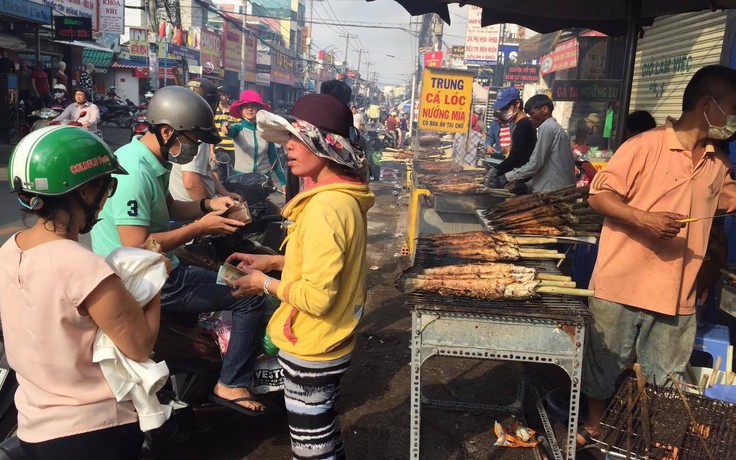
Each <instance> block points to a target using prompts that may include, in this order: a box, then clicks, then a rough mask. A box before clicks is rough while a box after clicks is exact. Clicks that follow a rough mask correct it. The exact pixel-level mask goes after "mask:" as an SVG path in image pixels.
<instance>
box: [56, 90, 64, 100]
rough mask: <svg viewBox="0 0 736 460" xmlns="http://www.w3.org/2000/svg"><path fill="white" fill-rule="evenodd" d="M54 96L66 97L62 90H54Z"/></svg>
mask: <svg viewBox="0 0 736 460" xmlns="http://www.w3.org/2000/svg"><path fill="white" fill-rule="evenodd" d="M54 97H56V98H58V99H61V98H62V97H64V93H62V92H56V91H55V92H54Z"/></svg>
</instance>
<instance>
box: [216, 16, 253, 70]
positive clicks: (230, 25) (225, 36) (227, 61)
mask: <svg viewBox="0 0 736 460" xmlns="http://www.w3.org/2000/svg"><path fill="white" fill-rule="evenodd" d="M242 27H243V21H242V20H241V19H240V18H235V17H233V16H231V15H225V20H224V21H222V67H223V68H224V69H225V70H232V71H235V72H240V59H241V52H242V49H241V42H242V40H241V37H242V36H243V33H242V32H241V31H240V29H241V28H242ZM253 58H254V62H255V56H253ZM241 77H242V76H241Z"/></svg>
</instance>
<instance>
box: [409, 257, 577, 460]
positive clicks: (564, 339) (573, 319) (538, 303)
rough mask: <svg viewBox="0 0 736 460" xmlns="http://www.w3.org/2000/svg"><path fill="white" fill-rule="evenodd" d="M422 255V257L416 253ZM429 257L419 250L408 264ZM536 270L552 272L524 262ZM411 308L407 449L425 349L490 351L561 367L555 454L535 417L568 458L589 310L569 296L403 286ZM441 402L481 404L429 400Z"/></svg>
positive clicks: (415, 437)
mask: <svg viewBox="0 0 736 460" xmlns="http://www.w3.org/2000/svg"><path fill="white" fill-rule="evenodd" d="M423 259H424V260H423ZM432 265H434V264H432V263H431V261H429V260H426V259H425V258H424V256H423V254H422V253H421V250H420V251H419V254H418V255H417V260H416V261H415V267H416V266H419V267H429V266H432ZM524 265H527V266H533V267H535V268H537V269H538V270H539V271H540V272H546V273H557V271H556V268H555V267H554V264H552V263H550V262H542V263H534V264H528V263H524ZM407 306H409V307H410V308H411V310H412V343H411V349H412V350H411V352H412V356H411V416H410V419H411V420H410V423H411V427H410V430H411V432H410V452H411V458H412V459H419V458H420V455H419V450H420V439H421V438H420V431H421V408H422V404H423V403H424V404H425V405H430V404H428V402H429V401H428V400H425V399H423V398H422V394H421V382H422V365H423V364H424V362H425V361H426V360H427V359H428V358H430V357H431V356H435V355H439V356H450V357H457V358H475V359H493V360H502V361H522V362H533V363H546V364H555V365H557V366H559V367H561V368H562V369H564V370H565V371H566V372H567V374H568V375H569V376H570V380H571V382H572V385H571V389H570V408H569V419H568V438H567V442H566V445H565V446H562V449H563V451H565V452H566V453H567V455H566V456H565V457H563V456H562V454H561V452H560V450H559V449H556V448H555V447H556V443H555V441H554V436H553V435H552V433H551V426H550V424H549V422H548V420H546V417H543V424H544V425H545V431H547V435H548V439H549V440H550V442H551V443H552V444H553V449H552V451H553V454H554V456H555V458H556V459H558V460H562V459H563V458H567V459H568V460H571V459H574V458H575V435H576V432H577V423H578V413H579V404H580V377H581V364H582V359H583V343H584V339H585V327H586V322H587V318H588V316H589V312H588V310H587V308H585V306H584V305H583V304H582V303H581V302H580V301H579V300H577V299H574V298H570V297H564V296H546V297H543V298H540V299H534V300H527V301H523V300H517V301H494V302H484V301H479V300H475V299H467V298H459V297H443V296H438V295H429V294H419V293H414V294H410V295H409V296H408V299H407ZM431 405H433V406H436V407H441V408H454V409H466V410H487V409H489V407H487V406H484V405H480V404H474V403H472V402H458V401H444V402H441V401H431Z"/></svg>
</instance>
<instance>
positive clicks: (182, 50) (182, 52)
mask: <svg viewBox="0 0 736 460" xmlns="http://www.w3.org/2000/svg"><path fill="white" fill-rule="evenodd" d="M167 46H168V47H169V55H171V56H174V57H176V56H180V57H183V58H185V59H191V60H192V61H195V62H200V61H199V56H200V54H199V52H198V51H197V50H195V49H192V48H189V47H187V46H182V45H177V44H175V43H169V44H168V45H167ZM161 56H163V54H161Z"/></svg>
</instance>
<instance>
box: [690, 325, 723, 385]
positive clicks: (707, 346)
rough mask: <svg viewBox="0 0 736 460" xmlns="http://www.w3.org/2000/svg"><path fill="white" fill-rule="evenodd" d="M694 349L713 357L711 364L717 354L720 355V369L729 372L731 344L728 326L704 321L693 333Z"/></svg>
mask: <svg viewBox="0 0 736 460" xmlns="http://www.w3.org/2000/svg"><path fill="white" fill-rule="evenodd" d="M693 350H694V351H701V352H704V353H707V354H709V355H710V356H711V358H712V359H713V366H715V362H716V359H717V357H718V356H720V357H721V366H720V367H719V370H720V371H723V372H726V373H729V372H731V370H732V363H733V346H732V345H731V339H730V336H729V333H728V327H726V326H723V325H721V324H710V323H706V324H704V325H703V326H701V327H699V328H698V330H697V332H696V333H695V346H694V347H693Z"/></svg>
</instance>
